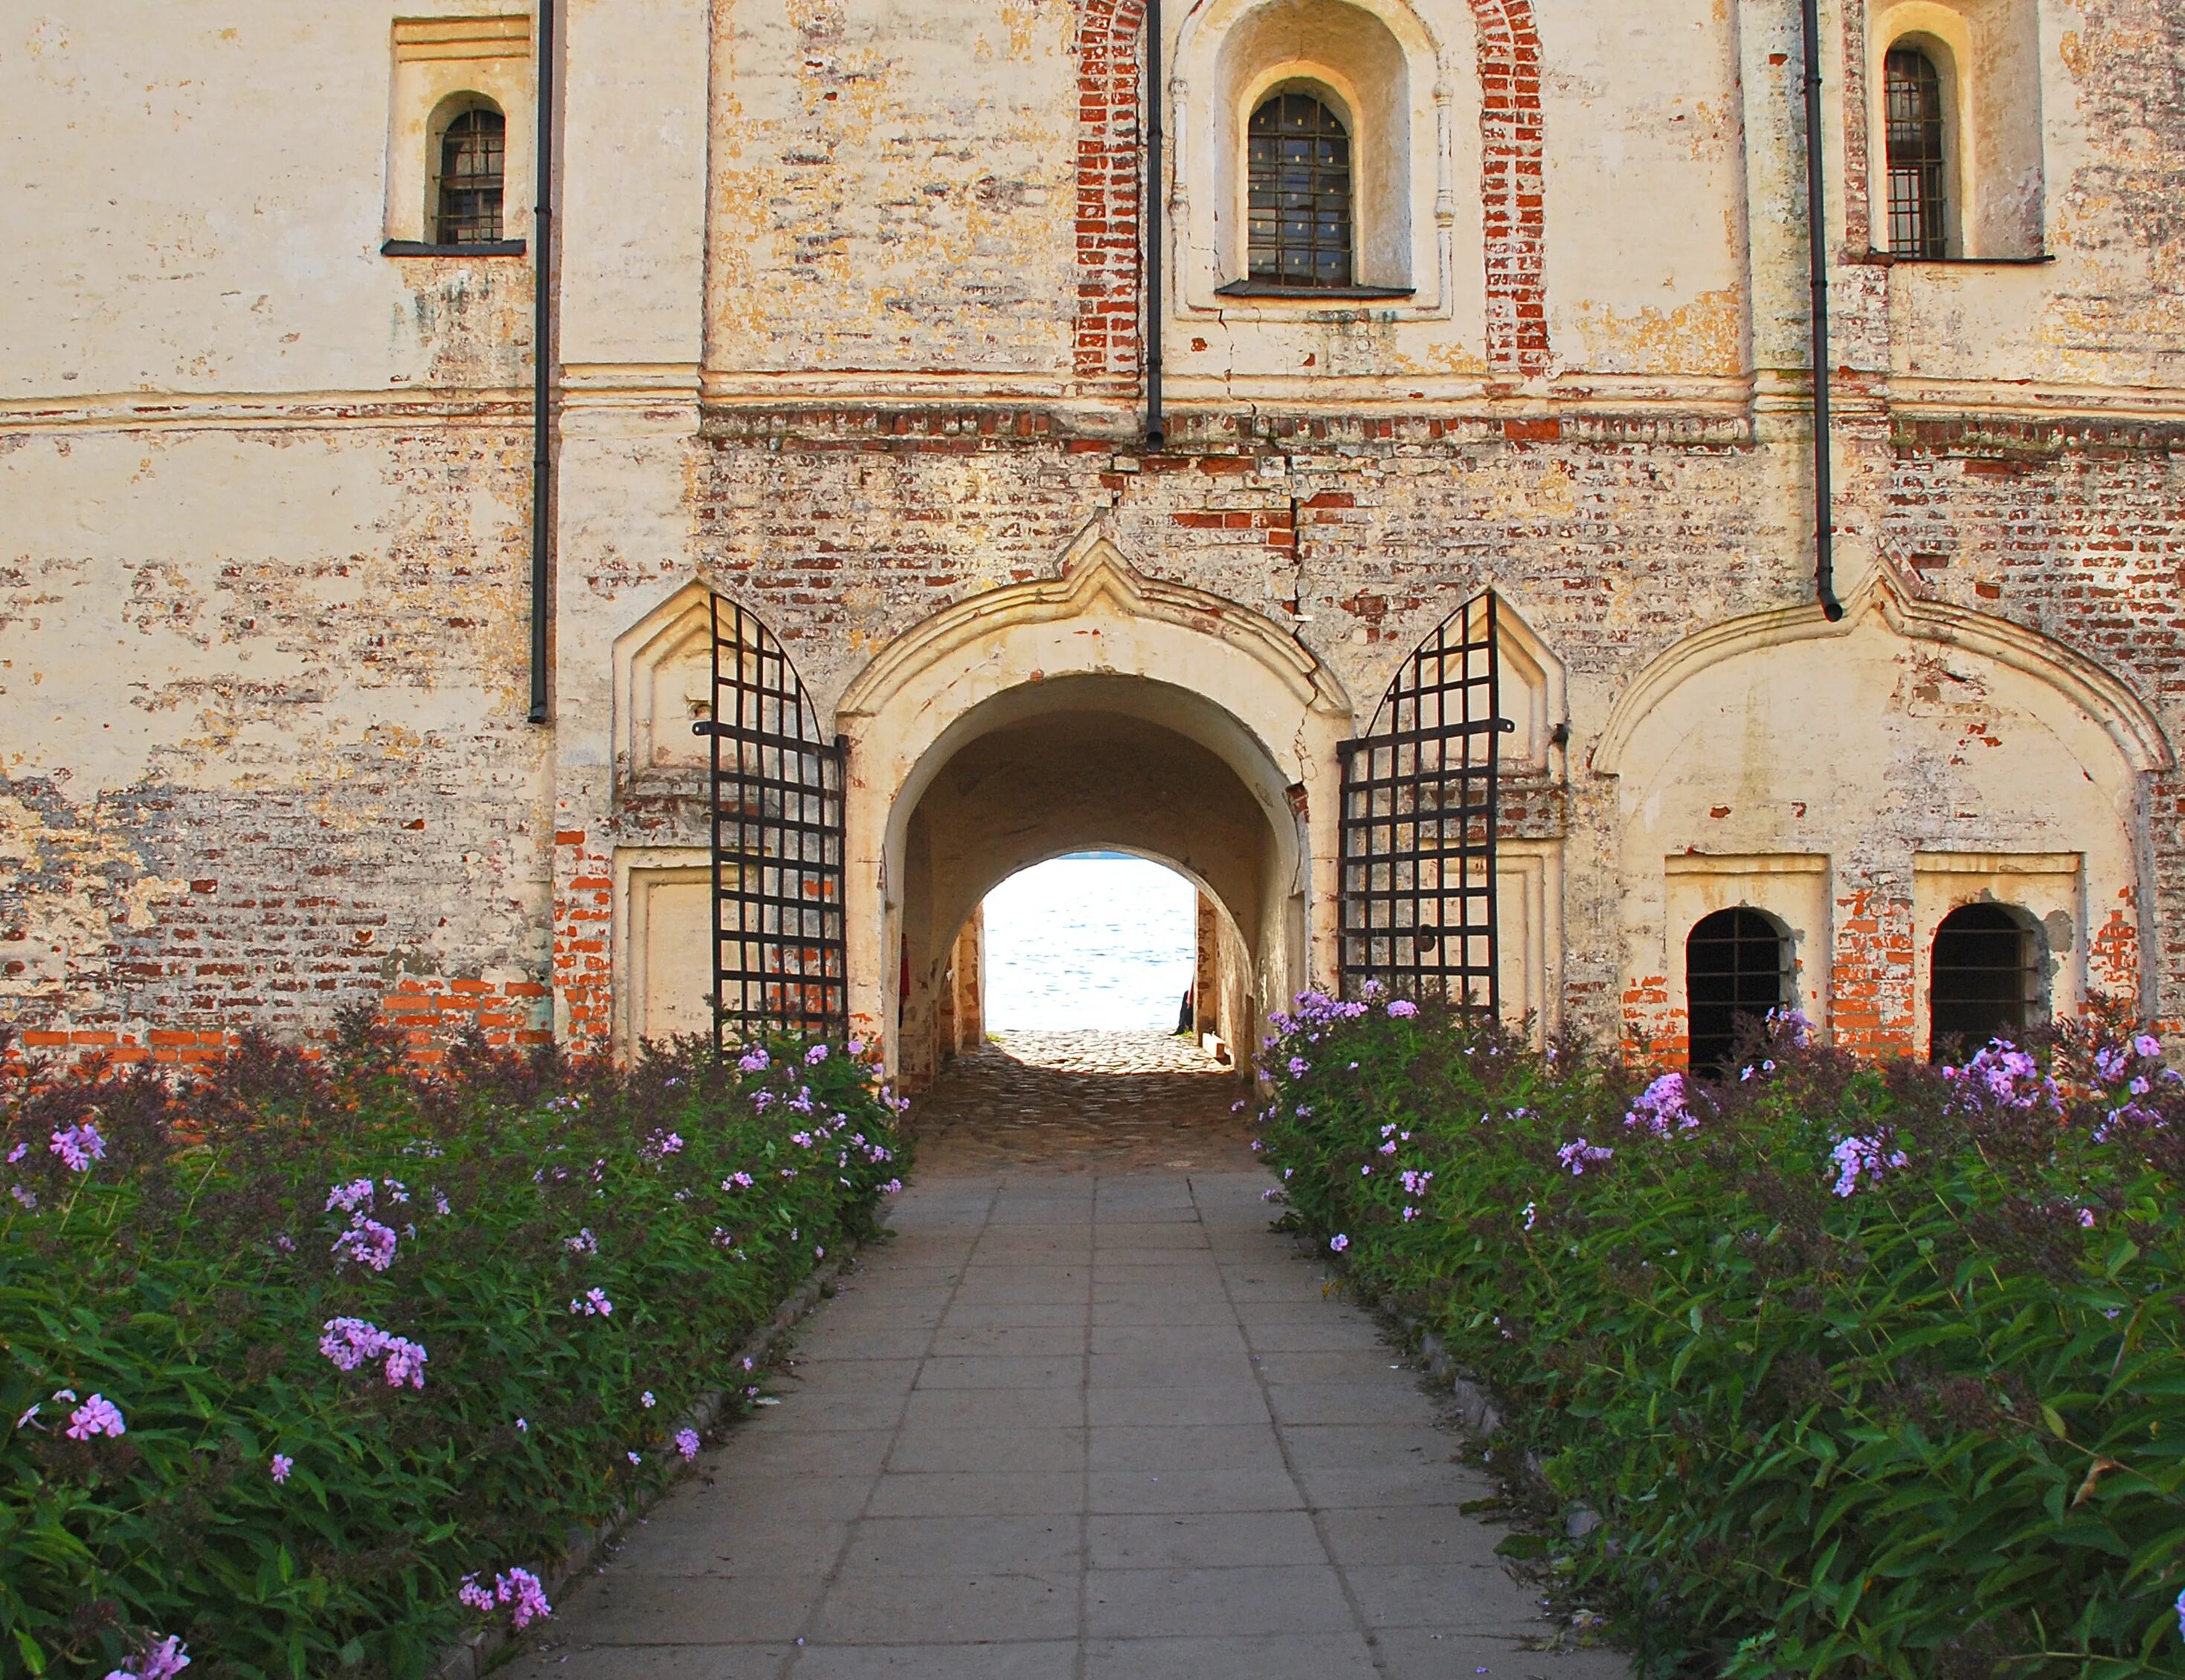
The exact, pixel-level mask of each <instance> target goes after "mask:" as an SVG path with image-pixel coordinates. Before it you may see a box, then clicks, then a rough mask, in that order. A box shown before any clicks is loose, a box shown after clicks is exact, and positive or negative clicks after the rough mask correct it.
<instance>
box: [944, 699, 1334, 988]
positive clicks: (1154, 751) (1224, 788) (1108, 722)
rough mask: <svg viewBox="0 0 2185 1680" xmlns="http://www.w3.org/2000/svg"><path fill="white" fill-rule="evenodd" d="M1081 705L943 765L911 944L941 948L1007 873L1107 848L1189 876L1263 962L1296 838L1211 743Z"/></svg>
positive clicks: (992, 734)
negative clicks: (1272, 901)
mask: <svg viewBox="0 0 2185 1680" xmlns="http://www.w3.org/2000/svg"><path fill="white" fill-rule="evenodd" d="M1058 686H1059V685H1058ZM1095 686H1096V687H1112V688H1120V687H1124V686H1126V685H1121V684H1098V683H1097V682H1096V684H1095ZM1109 697H1110V698H1122V696H1109ZM1141 698H1143V697H1141ZM1078 700H1079V703H1076V704H1073V705H1071V706H1070V707H1069V709H1067V710H1057V711H1051V712H1045V713H1042V714H1037V715H1034V716H1031V717H1021V718H1016V719H1014V720H1012V721H1009V722H1007V723H1002V724H1000V725H999V726H998V727H996V728H992V729H989V730H987V731H986V732H985V733H983V734H979V735H978V736H976V737H975V739H973V740H970V741H969V742H967V743H966V744H965V745H963V746H961V747H959V748H958V750H957V751H955V752H953V754H951V755H950V756H949V757H948V759H947V762H946V763H944V764H942V766H940V767H938V769H937V771H936V773H935V774H934V775H933V776H932V778H931V779H930V782H929V783H928V784H927V787H926V789H925V794H924V796H923V797H922V798H921V799H920V800H919V802H918V805H917V808H916V810H915V812H914V813H913V814H912V816H911V818H910V822H909V829H908V834H907V835H906V840H907V841H908V854H909V855H908V862H909V864H910V866H911V867H910V868H909V869H908V872H907V879H906V880H905V888H906V892H905V897H904V903H903V910H904V918H905V931H906V933H907V934H910V935H913V936H914V941H915V943H916V945H917V946H919V947H921V948H922V949H924V950H925V951H927V952H940V951H944V950H946V949H947V947H948V946H949V945H950V944H951V943H952V942H953V940H954V938H955V935H956V931H957V929H958V928H960V927H961V926H962V925H963V924H964V921H965V919H966V918H968V917H969V916H970V914H971V913H972V911H973V910H975V908H976V907H978V905H979V903H980V901H981V900H982V899H984V898H985V897H986V894H987V893H988V892H989V891H991V890H992V889H993V888H994V887H995V886H997V885H999V884H1000V883H1001V882H1003V881H1004V880H1006V879H1009V876H1011V875H1013V874H1014V873H1017V872H1018V871H1019V870H1020V869H1024V868H1029V867H1030V866H1031V865H1033V864H1035V863H1039V862H1045V861H1046V860H1047V859H1048V858H1051V857H1060V856H1063V855H1065V854H1066V853H1069V852H1072V851H1087V850H1093V849H1096V848H1113V849H1115V850H1120V851H1132V852H1137V853H1141V854H1143V855H1144V856H1147V857H1154V858H1157V859H1159V860H1160V861H1161V862H1165V863H1169V864H1171V865H1172V866H1174V867H1175V868H1176V869H1177V870H1178V871H1180V872H1181V873H1183V874H1185V875H1187V876H1188V877H1190V878H1191V879H1192V880H1193V882H1195V883H1196V884H1197V885H1199V887H1200V888H1201V889H1202V890H1204V891H1205V892H1206V893H1207V894H1208V895H1209V896H1211V897H1212V898H1213V899H1214V900H1215V902H1216V903H1217V904H1219V905H1220V906H1221V908H1222V910H1223V912H1224V913H1226V914H1227V918H1228V919H1229V921H1230V923H1231V924H1232V926H1233V927H1234V929H1236V931H1237V933H1238V935H1240V936H1241V937H1242V938H1243V941H1244V943H1245V946H1246V947H1247V949H1248V950H1249V951H1250V952H1251V953H1252V956H1253V958H1254V960H1255V962H1256V961H1257V960H1258V958H1259V956H1260V941H1261V936H1262V932H1263V926H1264V924H1265V921H1266V906H1267V904H1268V902H1269V895H1270V893H1271V891H1272V892H1280V893H1283V894H1284V895H1285V896H1286V895H1287V892H1288V879H1287V876H1288V870H1287V869H1286V868H1285V865H1286V863H1288V860H1289V857H1291V856H1292V855H1293V854H1294V850H1295V845H1294V836H1293V837H1292V838H1291V840H1290V843H1289V844H1288V845H1287V846H1286V845H1284V844H1283V836H1282V834H1281V832H1280V830H1279V829H1278V828H1277V825H1276V824H1275V823H1273V822H1272V821H1271V816H1270V813H1269V812H1267V811H1266V809H1265V808H1264V807H1263V805H1262V803H1261V801H1260V800H1259V799H1258V798H1255V795H1254V794H1253V791H1252V790H1250V789H1249V788H1248V787H1247V786H1246V785H1245V784H1244V782H1243V779H1241V778H1240V777H1238V774H1237V773H1236V771H1235V770H1234V769H1233V768H1232V767H1231V766H1230V765H1229V763H1228V762H1227V761H1226V760H1225V759H1224V758H1223V757H1222V756H1221V755H1219V754H1217V753H1216V752H1215V751H1212V750H1211V749H1210V748H1209V747H1208V746H1206V745H1203V744H1202V743H1201V742H1199V741H1198V740H1193V739H1192V738H1191V737H1190V736H1188V735H1186V734H1182V733H1180V732H1179V731H1177V730H1176V729H1172V728H1167V727H1165V726H1164V725H1163V724H1161V723H1157V722H1154V720H1152V719H1150V718H1148V717H1143V716H1140V715H1135V714H1134V713H1132V712H1125V711H1119V710H1112V709H1099V708H1097V707H1095V706H1089V705H1087V704H1084V703H1082V700H1083V697H1082V696H1079V697H1078ZM1285 820H1287V819H1285Z"/></svg>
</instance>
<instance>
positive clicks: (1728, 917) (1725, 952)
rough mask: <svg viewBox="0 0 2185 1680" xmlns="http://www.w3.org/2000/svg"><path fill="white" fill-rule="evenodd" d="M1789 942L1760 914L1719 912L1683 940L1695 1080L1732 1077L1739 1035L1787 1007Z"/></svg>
mask: <svg viewBox="0 0 2185 1680" xmlns="http://www.w3.org/2000/svg"><path fill="white" fill-rule="evenodd" d="M1790 974H1791V941H1790V940H1788V939H1787V938H1785V936H1784V933H1783V930H1782V929H1781V928H1780V927H1778V926H1777V925H1776V924H1775V922H1774V918H1772V917H1769V916H1767V915H1764V914H1763V913H1761V912H1759V911H1758V910H1746V909H1737V910H1718V911H1716V912H1715V913H1714V914H1713V915H1712V916H1707V917H1703V918H1701V919H1700V921H1699V922H1697V923H1696V924H1694V926H1693V928H1692V930H1691V933H1690V935H1688V936H1687V937H1686V938H1685V1015H1686V1019H1687V1020H1688V1022H1689V1023H1690V1031H1691V1068H1692V1071H1693V1072H1694V1073H1695V1074H1702V1075H1705V1076H1707V1077H1710V1078H1714V1077H1719V1076H1720V1075H1721V1074H1724V1073H1726V1072H1728V1071H1729V1068H1730V1058H1731V1057H1732V1056H1733V1055H1734V1054H1735V1052H1736V1047H1737V1040H1738V1035H1740V1034H1741V1033H1744V1032H1749V1031H1751V1030H1752V1028H1753V1027H1754V1026H1755V1025H1756V1024H1758V1023H1759V1022H1761V1021H1764V1020H1765V1019H1767V1018H1768V1014H1769V1011H1770V1010H1774V1009H1780V1008H1782V1007H1785V1004H1786V1003H1787V1002H1788V1001H1789V1000H1788V997H1787V995H1786V994H1787V992H1788V991H1789V985H1790Z"/></svg>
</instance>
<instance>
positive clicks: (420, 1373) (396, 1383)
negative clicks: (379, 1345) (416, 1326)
mask: <svg viewBox="0 0 2185 1680" xmlns="http://www.w3.org/2000/svg"><path fill="white" fill-rule="evenodd" d="M430 1357H431V1356H430V1355H429V1354H427V1353H426V1352H425V1350H424V1349H423V1348H422V1347H420V1346H418V1344H417V1343H416V1342H411V1341H410V1340H408V1339H407V1338H405V1337H400V1336H390V1337H388V1338H387V1386H388V1387H389V1388H400V1387H401V1386H402V1385H403V1384H404V1383H405V1382H407V1383H408V1384H409V1385H410V1386H411V1387H412V1388H422V1387H424V1386H425V1361H426V1360H427V1359H428V1358H430Z"/></svg>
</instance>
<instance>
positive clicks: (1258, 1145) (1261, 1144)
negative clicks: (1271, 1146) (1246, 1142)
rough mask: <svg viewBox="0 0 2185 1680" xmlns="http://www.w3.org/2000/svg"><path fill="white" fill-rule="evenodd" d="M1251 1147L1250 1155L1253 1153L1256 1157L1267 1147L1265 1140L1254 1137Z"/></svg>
mask: <svg viewBox="0 0 2185 1680" xmlns="http://www.w3.org/2000/svg"><path fill="white" fill-rule="evenodd" d="M1251 1147H1252V1153H1254V1154H1255V1155H1257V1154H1259V1153H1260V1152H1261V1151H1262V1150H1264V1149H1266V1147H1267V1141H1266V1139H1265V1138H1263V1137H1255V1138H1254V1139H1253V1140H1252V1146H1251Z"/></svg>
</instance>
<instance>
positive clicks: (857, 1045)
mask: <svg viewBox="0 0 2185 1680" xmlns="http://www.w3.org/2000/svg"><path fill="white" fill-rule="evenodd" d="M846 1048H847V1050H848V1051H849V1052H850V1054H852V1056H862V1055H863V1054H864V1053H865V1041H864V1040H863V1039H862V1038H853V1039H852V1040H851V1041H850V1042H849V1043H848V1045H847V1047H846Z"/></svg>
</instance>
